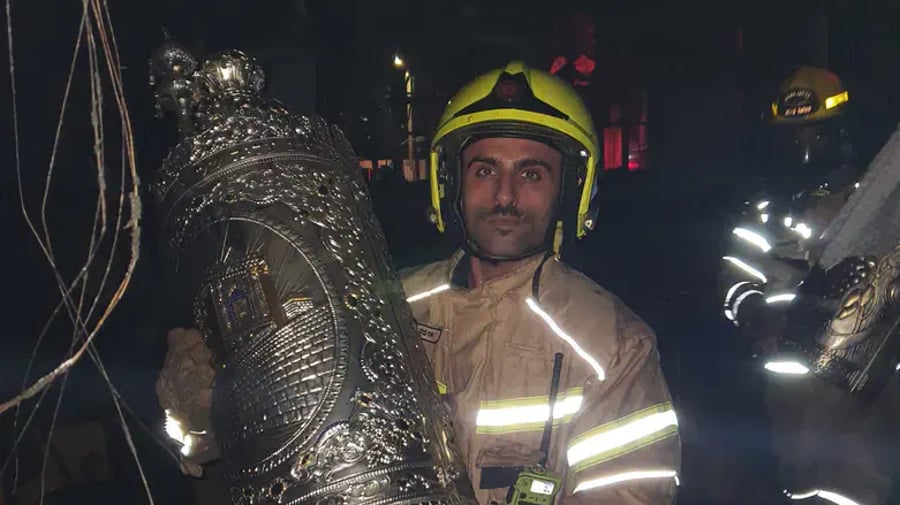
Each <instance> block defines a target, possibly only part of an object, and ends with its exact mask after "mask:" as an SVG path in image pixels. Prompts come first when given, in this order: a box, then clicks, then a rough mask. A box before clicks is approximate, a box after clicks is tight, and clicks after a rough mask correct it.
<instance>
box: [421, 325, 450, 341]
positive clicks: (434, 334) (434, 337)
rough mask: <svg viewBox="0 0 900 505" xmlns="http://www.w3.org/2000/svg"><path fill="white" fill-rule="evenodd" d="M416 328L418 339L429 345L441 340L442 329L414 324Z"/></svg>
mask: <svg viewBox="0 0 900 505" xmlns="http://www.w3.org/2000/svg"><path fill="white" fill-rule="evenodd" d="M416 326H417V327H418V329H419V337H421V338H422V340H424V341H426V342H428V343H431V344H436V343H437V342H438V340H440V339H441V333H443V332H444V330H443V328H436V327H434V326H428V325H427V324H422V323H416Z"/></svg>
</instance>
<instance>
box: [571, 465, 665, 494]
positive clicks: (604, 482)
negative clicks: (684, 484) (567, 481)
mask: <svg viewBox="0 0 900 505" xmlns="http://www.w3.org/2000/svg"><path fill="white" fill-rule="evenodd" d="M646 479H674V480H675V482H676V484H677V482H678V472H676V471H675V470H638V471H635V472H622V473H616V474H613V475H607V476H605V477H600V478H597V479H591V480H586V481H584V482H582V483H581V484H579V485H578V486H577V487H575V492H576V493H580V492H582V491H587V490H589V489H597V488H600V487H606V486H611V485H613V484H619V483H621V482H630V481H635V480H646Z"/></svg>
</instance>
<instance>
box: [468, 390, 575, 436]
mask: <svg viewBox="0 0 900 505" xmlns="http://www.w3.org/2000/svg"><path fill="white" fill-rule="evenodd" d="M541 400H542V401H543V402H542V403H534V399H531V398H525V399H522V400H520V401H516V400H505V401H504V400H500V401H496V402H482V404H483V405H498V406H497V407H482V408H480V409H479V410H478V415H477V417H476V419H475V425H476V426H478V428H479V429H478V430H477V431H478V432H479V433H480V432H485V433H490V432H492V431H498V432H502V430H482V429H480V428H485V427H492V428H526V427H529V426H533V427H535V428H543V427H544V423H545V422H546V421H547V417H549V416H550V405H549V401H550V398H549V397H546V396H545V397H543V398H540V399H538V401H541ZM583 401H584V397H583V396H582V395H581V394H573V395H571V396H569V395H565V397H564V398H562V399H560V400H557V402H556V405H555V406H554V408H553V419H563V420H565V419H566V418H571V417H572V416H574V415H575V414H577V413H578V411H579V410H581V404H582V402H583Z"/></svg>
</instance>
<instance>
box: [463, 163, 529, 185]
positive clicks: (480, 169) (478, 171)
mask: <svg viewBox="0 0 900 505" xmlns="http://www.w3.org/2000/svg"><path fill="white" fill-rule="evenodd" d="M474 168H475V176H476V177H488V176H491V175H496V174H497V169H496V168H494V167H492V166H490V165H483V166H477V167H474ZM519 177H522V178H523V179H525V180H526V181H529V182H536V181H539V180H541V179H543V178H544V174H543V172H542V170H541V169H540V168H526V169H524V170H522V171H521V172H519Z"/></svg>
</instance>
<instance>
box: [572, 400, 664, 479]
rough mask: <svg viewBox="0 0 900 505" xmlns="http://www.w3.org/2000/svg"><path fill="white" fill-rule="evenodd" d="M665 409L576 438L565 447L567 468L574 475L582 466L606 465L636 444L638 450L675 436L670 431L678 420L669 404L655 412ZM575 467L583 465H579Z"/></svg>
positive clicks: (633, 448)
mask: <svg viewBox="0 0 900 505" xmlns="http://www.w3.org/2000/svg"><path fill="white" fill-rule="evenodd" d="M666 406H667V407H668V408H667V409H666V410H663V411H655V412H654V411H653V409H649V410H647V411H641V412H638V413H636V414H633V415H632V416H631V419H629V418H627V417H626V418H624V419H623V420H624V421H626V422H625V423H624V424H618V425H617V423H619V422H621V421H614V422H612V423H609V424H608V425H604V426H600V427H598V428H595V429H594V431H589V432H587V433H586V434H585V435H581V436H579V437H576V439H575V443H573V444H572V445H570V446H569V450H568V451H567V453H566V456H567V459H568V462H569V466H570V467H572V468H574V469H575V471H578V470H580V469H582V468H583V467H586V465H587V466H590V465H592V464H596V462H602V461H606V460H608V459H610V458H612V457H616V456H619V455H621V454H626V453H627V452H630V451H632V450H636V449H635V446H636V443H637V442H640V445H641V446H645V445H649V444H651V443H654V442H656V441H659V440H661V439H662V438H664V437H665V436H668V435H671V434H673V433H676V432H677V429H673V427H677V426H678V417H677V416H676V415H675V411H674V410H672V408H671V404H664V405H660V406H658V407H655V408H659V407H666ZM610 425H611V426H610ZM623 451H624V452H623ZM579 463H584V464H581V465H579Z"/></svg>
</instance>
